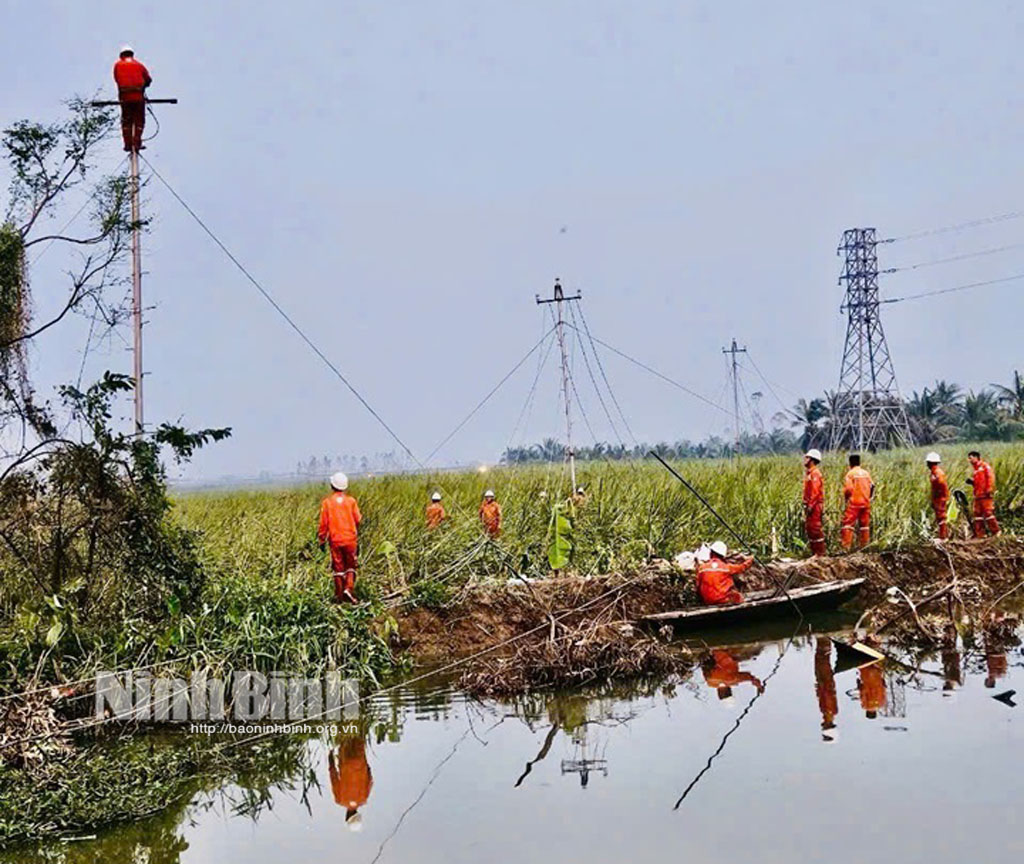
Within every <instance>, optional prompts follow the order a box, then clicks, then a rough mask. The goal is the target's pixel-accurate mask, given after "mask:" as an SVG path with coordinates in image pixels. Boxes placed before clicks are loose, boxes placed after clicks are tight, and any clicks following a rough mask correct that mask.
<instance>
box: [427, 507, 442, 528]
mask: <svg viewBox="0 0 1024 864" xmlns="http://www.w3.org/2000/svg"><path fill="white" fill-rule="evenodd" d="M444 517H445V512H444V507H443V506H442V505H441V502H440V501H431V502H430V503H429V504H428V505H427V527H428V528H436V527H437V526H438V525H440V524H441V523H442V522H444Z"/></svg>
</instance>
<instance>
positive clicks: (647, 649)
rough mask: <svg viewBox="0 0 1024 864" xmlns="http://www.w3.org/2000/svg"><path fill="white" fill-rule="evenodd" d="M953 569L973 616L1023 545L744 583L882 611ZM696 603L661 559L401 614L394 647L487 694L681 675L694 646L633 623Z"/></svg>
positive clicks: (1016, 573) (1002, 584) (964, 545)
mask: <svg viewBox="0 0 1024 864" xmlns="http://www.w3.org/2000/svg"><path fill="white" fill-rule="evenodd" d="M953 573H955V574H956V576H957V578H958V580H959V584H961V585H962V586H963V591H962V592H961V593H962V595H963V597H964V600H965V603H967V604H968V605H969V606H970V610H968V611H972V610H973V611H974V612H975V613H978V614H980V613H981V612H982V611H984V610H985V609H986V608H987V606H988V604H991V603H992V602H994V601H996V600H997V599H998V598H999V597H1000V595H1002V594H1003V593H1005V592H1006V591H1009V590H1011V589H1012V588H1013V587H1014V586H1015V585H1016V584H1017V583H1018V582H1019V581H1020V580H1021V579H1022V578H1024V541H1021V540H1017V539H1013V538H997V539H994V540H986V541H953V542H948V543H946V544H944V545H941V546H940V545H938V544H930V545H927V546H921V547H915V548H911V549H905V550H896V551H889V552H882V553H871V552H864V553H854V554H850V555H845V556H841V557H827V558H816V559H807V560H802V561H786V560H782V561H776V562H772V563H770V564H769V565H768V566H767V571H765V570H760V569H759V568H755V569H754V570H752V571H750V572H749V573H748V574H745V578H744V580H743V583H744V584H743V587H744V588H745V589H747V590H757V589H762V588H770V587H772V586H773V585H777V584H779V583H780V582H782V581H788V584H789V585H791V586H799V585H810V584H813V583H815V582H824V581H832V580H846V579H855V578H863V579H866V580H867V581H866V582H865V584H864V587H863V589H862V591H861V594H860V595H859V596H858V598H857V599H856V601H854V603H853V604H851V606H852V608H854V609H855V610H857V611H863V610H865V609H870V608H872V607H878V608H879V609H880V610H882V609H883V608H888V607H889V606H890V604H886V602H885V601H886V592H887V590H888V589H890V588H891V587H892V586H896V587H898V588H899V589H900V590H901V591H903V592H905V593H906V594H907V595H908V596H910V597H913V598H914V599H915V601H916V600H918V599H920V598H921V597H924V596H926V595H927V594H928V592H930V591H933V590H934V589H935V587H936V586H939V585H944V584H946V583H948V582H949V581H950V578H951V575H952V574H953ZM1020 593H1021V594H1024V589H1022V591H1021V592H1020ZM696 603H697V597H696V592H695V590H694V580H693V576H692V574H685V573H681V572H679V571H677V570H676V569H675V568H674V567H673V566H672V565H671V564H670V563H668V562H666V561H655V562H652V563H651V564H650V565H648V566H647V567H646V568H644V569H643V570H641V571H639V572H637V573H634V574H613V575H608V576H598V577H587V578H584V577H572V576H565V577H558V578H551V579H546V580H540V581H537V582H532V583H530V584H529V585H526V584H521V583H513V584H509V585H501V586H494V587H482V588H479V589H477V590H474V591H471V592H469V593H468V594H466V595H464V598H463V599H462V600H461V601H460V602H459V603H457V604H455V605H452V606H450V607H447V608H443V609H415V610H412V611H410V612H408V613H406V614H403V615H402V616H400V617H399V619H398V639H397V645H396V647H397V648H398V649H399V650H400V651H403V652H405V653H406V654H407V655H408V656H410V657H412V658H413V659H414V660H415V661H416V662H417V663H421V664H430V663H439V662H448V661H451V660H453V659H455V658H460V657H462V658H466V657H473V660H472V662H470V663H468V664H467V667H466V672H465V674H464V677H463V683H464V684H465V685H466V686H467V687H469V689H471V690H474V691H477V692H481V693H489V694H494V693H501V692H505V691H506V690H507V691H508V692H514V691H515V690H522V689H526V688H528V687H531V686H556V685H561V684H571V683H581V682H582V681H585V680H588V679H592V678H596V677H600V676H602V675H605V676H611V675H615V674H625V673H627V672H628V671H630V670H632V671H633V672H635V673H640V674H642V673H644V672H646V671H650V672H652V673H654V672H656V671H662V672H664V671H666V670H667V671H678V670H679V669H682V668H684V667H685V666H686V665H687V664H689V663H691V662H692V658H690V657H689V655H688V654H687V653H686V652H685V649H682V648H678V649H676V648H674V649H672V650H671V651H670V652H667V651H666V650H664V647H663V646H662V647H660V648H659V646H658V645H657V640H652V639H651V638H650V636H649V634H644V633H642V632H640V631H639V630H637V629H636V628H634V627H633V626H632V622H634V621H636V620H637V619H638V618H640V617H642V616H644V615H648V614H652V613H657V612H667V611H671V610H673V609H679V608H682V607H685V606H691V605H694V604H696ZM882 604H885V606H884V607H883V606H882ZM879 620H884V616H883V618H880V619H879ZM664 635H667V634H664ZM496 646H497V647H496Z"/></svg>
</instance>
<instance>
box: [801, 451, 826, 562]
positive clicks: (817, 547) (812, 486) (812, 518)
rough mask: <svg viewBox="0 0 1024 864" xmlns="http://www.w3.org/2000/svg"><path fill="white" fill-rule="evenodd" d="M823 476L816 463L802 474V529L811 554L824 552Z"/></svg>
mask: <svg viewBox="0 0 1024 864" xmlns="http://www.w3.org/2000/svg"><path fill="white" fill-rule="evenodd" d="M824 512H825V477H824V475H823V474H822V473H821V469H820V468H818V466H817V465H811V467H810V468H808V469H807V473H806V474H805V475H804V530H805V531H806V532H807V542H808V543H809V544H810V546H811V554H812V555H824V554H825V551H826V549H825V529H824V526H823V524H822V516H823V514H824Z"/></svg>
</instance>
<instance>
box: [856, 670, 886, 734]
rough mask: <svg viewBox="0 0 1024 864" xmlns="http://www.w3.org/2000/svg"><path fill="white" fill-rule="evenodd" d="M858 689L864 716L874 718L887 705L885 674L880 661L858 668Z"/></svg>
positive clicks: (869, 718)
mask: <svg viewBox="0 0 1024 864" xmlns="http://www.w3.org/2000/svg"><path fill="white" fill-rule="evenodd" d="M857 689H858V690H859V691H860V707H861V708H863V709H864V716H865V717H867V718H868V720H874V719H875V718H876V717H877V716H878V712H879V711H880V710H881V709H882V708H884V707H885V676H884V675H883V674H882V664H881V663H879V662H878V661H875V662H874V663H868V664H867V665H866V666H861V667H860V668H859V669H858V670H857Z"/></svg>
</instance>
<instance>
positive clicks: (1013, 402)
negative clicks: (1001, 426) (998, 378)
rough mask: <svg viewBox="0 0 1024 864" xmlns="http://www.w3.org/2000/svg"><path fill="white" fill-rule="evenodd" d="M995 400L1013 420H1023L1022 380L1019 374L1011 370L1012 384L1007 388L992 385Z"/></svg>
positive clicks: (1023, 380) (1023, 385)
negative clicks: (994, 390)
mask: <svg viewBox="0 0 1024 864" xmlns="http://www.w3.org/2000/svg"><path fill="white" fill-rule="evenodd" d="M992 386H993V387H995V389H996V398H997V399H998V401H999V404H1000V405H1001V406H1002V407H1003V408H1004V409H1005V411H1006V413H1007V414H1009V415H1010V417H1011V419H1013V420H1024V378H1022V377H1021V374H1020V372H1018V371H1017V370H1016V369H1014V370H1013V383H1012V384H1011V385H1010V386H1009V387H1005V386H1003V385H1002V384H993V385H992Z"/></svg>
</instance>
